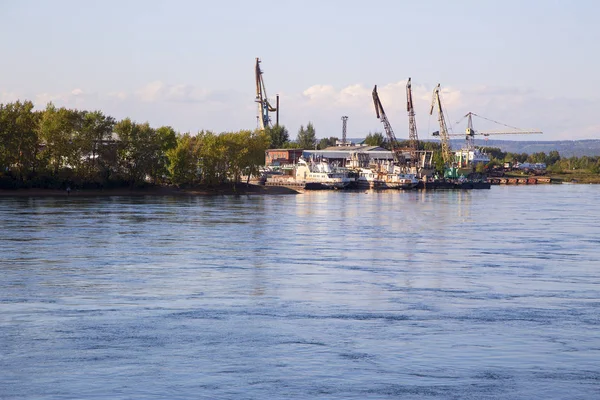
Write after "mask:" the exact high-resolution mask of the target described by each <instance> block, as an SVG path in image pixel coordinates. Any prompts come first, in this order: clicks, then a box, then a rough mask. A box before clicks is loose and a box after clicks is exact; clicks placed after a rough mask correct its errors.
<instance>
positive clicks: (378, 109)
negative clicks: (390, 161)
mask: <svg viewBox="0 0 600 400" xmlns="http://www.w3.org/2000/svg"><path fill="white" fill-rule="evenodd" d="M373 104H374V105H375V114H377V118H378V119H379V120H380V121H381V122H382V123H383V127H384V129H385V133H386V135H387V138H388V140H389V141H390V146H391V147H392V153H393V154H394V161H396V162H397V163H401V164H403V163H404V162H405V159H404V155H403V154H402V151H401V150H400V148H399V147H398V141H397V140H396V135H394V131H393V130H392V126H391V125H390V122H389V121H388V119H387V116H386V115H385V111H384V110H383V105H382V104H381V100H380V99H379V94H377V85H375V87H374V88H373Z"/></svg>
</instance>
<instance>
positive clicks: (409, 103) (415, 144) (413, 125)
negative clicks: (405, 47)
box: [406, 78, 419, 165]
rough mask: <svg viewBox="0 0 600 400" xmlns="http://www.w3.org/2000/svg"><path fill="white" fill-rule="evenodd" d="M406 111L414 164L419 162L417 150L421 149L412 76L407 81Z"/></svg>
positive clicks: (411, 157) (411, 155)
mask: <svg viewBox="0 0 600 400" xmlns="http://www.w3.org/2000/svg"><path fill="white" fill-rule="evenodd" d="M406 111H407V112H408V142H409V146H410V159H411V161H412V164H413V165H416V164H417V163H418V159H417V151H418V150H419V135H418V134H417V122H416V120H415V109H414V108H413V99H412V86H411V82H410V78H408V82H406Z"/></svg>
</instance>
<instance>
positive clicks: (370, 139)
mask: <svg viewBox="0 0 600 400" xmlns="http://www.w3.org/2000/svg"><path fill="white" fill-rule="evenodd" d="M365 144H366V145H368V146H381V147H383V146H384V144H385V138H384V137H383V133H381V132H375V133H369V134H368V135H367V138H366V139H365Z"/></svg>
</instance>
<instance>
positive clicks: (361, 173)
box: [357, 163, 419, 190]
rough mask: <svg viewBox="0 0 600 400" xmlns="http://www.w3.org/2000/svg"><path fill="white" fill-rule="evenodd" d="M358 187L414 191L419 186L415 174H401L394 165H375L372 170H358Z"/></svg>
mask: <svg viewBox="0 0 600 400" xmlns="http://www.w3.org/2000/svg"><path fill="white" fill-rule="evenodd" d="M357 171H358V178H357V182H358V187H361V188H370V189H402V190H409V189H414V188H416V187H417V185H418V184H419V179H418V178H417V177H416V175H415V174H410V173H405V172H401V169H400V168H399V167H397V166H393V165H392V164H388V163H384V164H377V165H373V166H371V167H370V168H358V169H357Z"/></svg>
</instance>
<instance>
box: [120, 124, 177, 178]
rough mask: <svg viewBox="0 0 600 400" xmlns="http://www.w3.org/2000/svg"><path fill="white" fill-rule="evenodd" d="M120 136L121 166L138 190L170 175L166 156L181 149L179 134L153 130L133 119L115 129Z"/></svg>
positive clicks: (171, 131)
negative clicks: (176, 148)
mask: <svg viewBox="0 0 600 400" xmlns="http://www.w3.org/2000/svg"><path fill="white" fill-rule="evenodd" d="M115 132H116V133H117V134H118V135H119V150H118V151H119V163H120V167H121V170H122V171H123V172H124V173H125V177H126V179H127V180H128V181H129V183H130V185H132V186H135V185H139V184H141V183H142V182H144V181H145V180H146V179H147V178H150V179H151V180H152V181H153V182H154V183H157V182H158V181H159V180H162V178H163V175H164V174H166V173H167V166H168V165H167V163H168V158H167V156H166V152H167V151H168V150H170V149H172V148H174V147H175V146H176V145H177V140H176V137H175V132H174V131H173V129H172V128H170V127H162V128H159V129H158V130H156V129H153V128H152V127H150V125H149V124H148V123H147V122H145V123H143V124H138V123H136V122H132V121H131V120H130V119H129V118H126V119H124V120H122V121H119V122H118V123H117V124H116V125H115Z"/></svg>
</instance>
